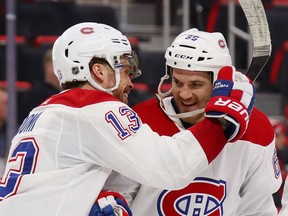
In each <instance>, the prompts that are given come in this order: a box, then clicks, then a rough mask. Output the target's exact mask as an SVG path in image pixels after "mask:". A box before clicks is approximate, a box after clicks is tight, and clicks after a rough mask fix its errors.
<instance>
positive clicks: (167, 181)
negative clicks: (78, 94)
mask: <svg viewBox="0 0 288 216" xmlns="http://www.w3.org/2000/svg"><path fill="white" fill-rule="evenodd" d="M109 103H110V104H109ZM111 103H112V102H105V103H101V104H97V106H93V105H92V106H89V107H85V108H84V109H88V110H85V112H83V119H82V120H79V119H78V121H80V122H81V121H82V123H83V124H82V123H81V124H80V122H79V125H81V127H80V126H79V131H80V132H79V134H81V136H82V138H79V140H81V146H82V147H81V155H82V158H83V160H85V161H89V162H91V163H96V164H99V165H100V166H103V167H106V168H110V169H112V170H115V171H117V172H119V173H121V174H123V175H125V176H127V177H128V178H131V179H133V180H135V181H137V182H139V183H141V184H145V185H149V186H152V187H157V188H163V187H164V188H167V189H178V188H182V187H184V186H186V185H188V184H189V183H190V182H191V181H192V180H193V179H194V178H195V177H196V176H197V175H198V174H199V173H200V172H201V171H202V169H203V168H205V167H207V166H208V164H209V160H211V159H213V157H215V155H217V152H219V149H221V148H223V146H224V145H225V143H226V142H227V140H226V138H225V136H224V134H223V131H222V128H221V126H220V125H219V124H218V123H215V122H212V121H209V120H207V121H206V122H203V123H202V124H197V127H195V128H193V129H192V128H191V129H189V130H186V131H182V132H180V133H178V134H176V135H174V136H173V137H168V136H159V135H158V134H157V133H155V132H153V131H152V130H151V128H150V127H149V126H148V125H147V124H142V122H141V120H140V119H139V118H138V116H137V114H136V113H135V112H134V111H133V110H132V109H131V108H129V107H127V106H126V105H124V104H123V103H120V102H113V105H111ZM107 106H109V107H111V109H109V110H108V111H107ZM84 113H85V115H84ZM86 113H88V114H86ZM85 122H88V124H87V123H85ZM201 128H202V130H201ZM210 129H211V133H209V134H207V133H206V134H205V133H204V131H205V130H206V131H207V130H209V131H210ZM193 133H194V134H193ZM203 135H205V138H204V137H203ZM199 140H200V142H201V143H199ZM209 144H210V145H211V146H214V147H215V148H212V147H208V146H209ZM219 146H220V147H219ZM210 151H212V152H213V153H212V156H211V155H210V156H209V157H207V155H209V154H211V153H209V154H208V152H210ZM206 154H207V155H206Z"/></svg>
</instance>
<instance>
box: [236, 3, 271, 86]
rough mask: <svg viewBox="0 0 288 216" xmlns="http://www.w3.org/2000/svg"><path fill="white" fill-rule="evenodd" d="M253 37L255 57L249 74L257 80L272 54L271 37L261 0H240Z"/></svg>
mask: <svg viewBox="0 0 288 216" xmlns="http://www.w3.org/2000/svg"><path fill="white" fill-rule="evenodd" d="M239 3H240V5H241V8H242V10H243V11H244V14H245V16H246V19H247V22H248V25H249V28H250V32H251V35H252V39H253V58H252V61H251V63H250V66H249V68H248V71H247V74H246V75H247V76H248V77H249V78H250V79H251V80H253V81H255V80H256V79H257V77H258V76H259V74H260V73H261V71H262V69H263V68H264V66H265V65H266V63H267V61H268V59H269V58H270V56H271V38H270V31H269V25H268V22H267V17H266V13H265V10H264V7H263V4H262V2H261V0H239Z"/></svg>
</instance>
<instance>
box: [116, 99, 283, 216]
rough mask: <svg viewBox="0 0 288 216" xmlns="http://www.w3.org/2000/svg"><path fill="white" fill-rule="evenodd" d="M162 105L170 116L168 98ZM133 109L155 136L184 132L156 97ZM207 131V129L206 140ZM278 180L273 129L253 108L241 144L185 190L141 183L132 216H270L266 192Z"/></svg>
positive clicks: (233, 146)
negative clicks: (161, 187) (167, 188)
mask: <svg viewBox="0 0 288 216" xmlns="http://www.w3.org/2000/svg"><path fill="white" fill-rule="evenodd" d="M164 106H165V109H166V110H169V113H173V112H174V113H175V111H174V109H173V107H172V104H171V98H166V99H165V100H164ZM133 109H134V110H135V111H136V112H137V113H138V114H139V116H140V117H141V119H142V120H143V122H145V123H147V124H149V125H150V126H151V128H152V129H153V130H154V131H156V132H158V133H159V134H160V135H173V134H175V133H176V132H178V131H181V130H184V127H183V125H182V123H181V121H180V120H179V119H177V118H171V119H170V118H169V117H168V116H167V115H166V114H164V112H163V111H162V110H161V108H160V107H159V105H158V101H157V100H156V99H152V100H148V101H145V102H142V103H140V104H138V105H136V106H135V107H134V108H133ZM211 132H212V131H210V130H208V129H207V130H206V136H209V134H210V133H211ZM281 182H282V178H281V175H280V168H279V163H278V158H277V155H276V151H275V139H274V131H273V129H272V127H271V125H270V122H269V120H268V119H267V117H266V116H265V115H264V114H263V113H261V112H260V111H259V110H257V109H255V108H254V110H253V112H252V115H251V118H250V121H249V126H248V129H247V131H246V134H245V135H244V136H243V137H242V138H241V140H239V141H237V142H234V143H228V144H227V145H226V146H225V147H224V149H223V150H222V151H221V153H220V154H219V155H218V156H217V157H216V158H215V160H213V161H212V162H211V163H210V165H209V166H208V167H202V169H201V173H200V174H199V175H198V176H197V177H196V178H195V179H194V180H193V181H192V182H191V183H190V184H189V185H188V186H187V187H185V188H183V189H181V190H166V189H162V190H160V189H156V188H152V187H149V186H147V185H142V186H141V187H140V190H139V191H138V193H137V195H136V197H135V199H134V201H133V202H132V205H131V209H132V212H133V213H134V215H136V216H147V215H149V216H150V215H151V216H152V215H153V216H157V215H158V216H243V215H249V216H252V215H253V216H260V215H261V216H275V215H277V209H276V207H275V205H274V201H273V198H272V194H273V193H274V192H276V191H277V190H278V189H279V187H280V185H281ZM121 192H123V191H121ZM285 216H288V215H285Z"/></svg>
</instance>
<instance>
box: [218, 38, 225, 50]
mask: <svg viewBox="0 0 288 216" xmlns="http://www.w3.org/2000/svg"><path fill="white" fill-rule="evenodd" d="M218 44H219V46H220V47H221V48H225V47H226V45H225V42H224V41H223V40H222V39H221V40H218Z"/></svg>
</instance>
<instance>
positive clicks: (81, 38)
mask: <svg viewBox="0 0 288 216" xmlns="http://www.w3.org/2000/svg"><path fill="white" fill-rule="evenodd" d="M124 55H126V56H133V54H132V49H131V45H130V42H129V40H128V39H127V37H126V36H124V35H122V33H121V32H120V31H118V30H117V29H115V28H113V27H111V26H108V25H105V24H100V23H93V22H84V23H79V24H76V25H74V26H72V27H70V28H68V29H67V30H66V31H65V32H64V33H63V34H62V35H61V36H60V37H59V38H58V39H57V40H56V41H55V43H54V45H53V51H52V57H53V67H54V73H55V75H56V76H57V78H58V80H59V82H60V84H63V83H66V82H72V81H88V82H89V83H90V84H91V85H92V86H93V87H94V88H97V89H99V90H102V91H106V92H110V93H111V92H112V91H113V90H115V89H117V88H118V85H119V83H120V68H121V67H122V64H121V62H120V60H121V58H122V57H123V56H124ZM93 57H98V58H104V59H105V60H106V61H107V62H108V63H109V65H110V66H111V68H112V69H113V70H114V71H115V79H116V83H115V85H114V87H112V88H110V89H104V88H102V87H101V86H100V85H99V84H98V83H96V82H95V81H94V80H93V79H92V77H91V74H90V68H89V62H90V61H91V59H92V58H93ZM133 68H136V66H135V64H134V66H133ZM135 70H136V69H135ZM138 70H139V69H137V72H139V71H140V70H139V71H138ZM133 73H134V74H137V73H136V72H135V71H133ZM140 74H141V73H140ZM136 76H137V75H135V77H136ZM138 76H139V73H138Z"/></svg>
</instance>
